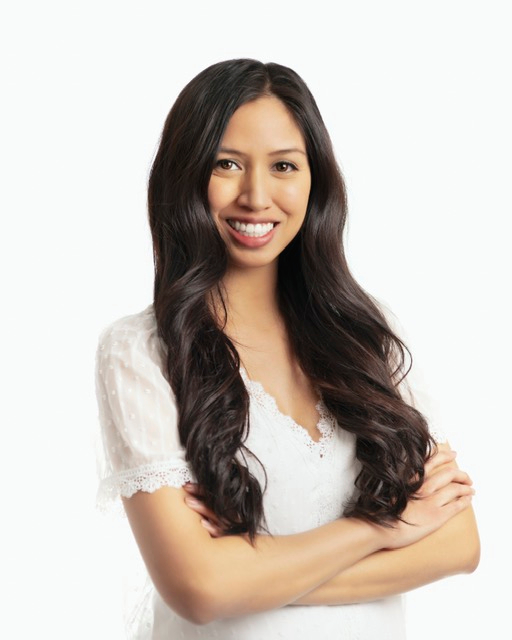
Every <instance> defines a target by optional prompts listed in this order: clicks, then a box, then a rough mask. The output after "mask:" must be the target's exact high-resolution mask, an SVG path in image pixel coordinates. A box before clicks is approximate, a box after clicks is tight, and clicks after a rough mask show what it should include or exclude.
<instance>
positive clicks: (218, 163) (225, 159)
mask: <svg viewBox="0 0 512 640" xmlns="http://www.w3.org/2000/svg"><path fill="white" fill-rule="evenodd" d="M221 162H231V163H232V164H234V165H235V166H236V167H237V168H238V169H241V168H242V167H241V166H240V165H239V164H238V162H237V161H236V160H233V158H217V160H215V166H216V167H219V168H220V169H222V167H220V166H219V165H220V163H221ZM224 171H233V169H224Z"/></svg>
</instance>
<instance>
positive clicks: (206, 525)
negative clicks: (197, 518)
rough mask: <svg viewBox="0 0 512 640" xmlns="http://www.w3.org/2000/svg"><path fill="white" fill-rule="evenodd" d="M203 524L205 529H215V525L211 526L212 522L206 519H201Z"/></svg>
mask: <svg viewBox="0 0 512 640" xmlns="http://www.w3.org/2000/svg"><path fill="white" fill-rule="evenodd" d="M201 524H202V525H203V527H204V528H205V529H213V525H212V524H211V522H208V520H205V518H201Z"/></svg>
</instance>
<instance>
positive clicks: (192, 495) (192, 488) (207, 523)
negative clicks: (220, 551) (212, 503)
mask: <svg viewBox="0 0 512 640" xmlns="http://www.w3.org/2000/svg"><path fill="white" fill-rule="evenodd" d="M183 489H185V491H186V492H187V494H188V495H187V497H186V498H185V503H186V504H187V505H188V506H189V507H190V508H191V509H192V510H193V511H195V512H196V513H198V514H199V515H200V516H201V524H202V525H203V527H204V528H205V529H206V530H207V531H208V533H209V534H210V536H211V537H212V538H221V537H222V536H224V535H226V530H225V528H224V527H223V526H222V523H221V521H220V520H219V518H218V517H217V516H216V515H215V514H214V513H213V511H212V510H211V509H208V507H207V506H206V505H205V504H204V502H203V501H202V492H201V488H200V487H199V485H198V484H194V483H192V482H187V484H185V485H183Z"/></svg>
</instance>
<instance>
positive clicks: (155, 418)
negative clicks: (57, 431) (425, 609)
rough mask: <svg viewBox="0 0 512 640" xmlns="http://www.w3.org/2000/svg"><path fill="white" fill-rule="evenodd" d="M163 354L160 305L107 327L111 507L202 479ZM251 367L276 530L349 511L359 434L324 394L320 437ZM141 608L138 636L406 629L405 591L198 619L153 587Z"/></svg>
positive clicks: (247, 638)
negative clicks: (183, 440) (344, 425)
mask: <svg viewBox="0 0 512 640" xmlns="http://www.w3.org/2000/svg"><path fill="white" fill-rule="evenodd" d="M163 353H164V351H163V346H162V344H161V341H160V340H159V338H158V336H157V332H156V322H155V317H154V312H153V307H152V305H150V306H149V307H147V309H145V310H144V311H142V312H141V313H138V314H135V315H132V316H128V317H125V318H121V319H120V320H117V321H116V322H114V323H113V324H112V325H110V326H109V327H107V328H106V329H105V330H104V331H103V332H102V334H101V336H100V339H99V345H98V351H97V368H96V391H97V398H98V405H99V420H100V425H101V431H102V438H103V449H104V454H105V455H104V457H103V459H102V460H101V476H102V479H101V483H100V487H99V491H98V501H99V504H100V505H101V506H103V507H105V506H106V505H108V503H110V502H112V501H114V500H115V499H116V498H118V496H125V497H129V496H131V495H133V494H134V493H135V492H136V491H150V492H152V491H155V490H156V489H158V488H159V487H161V486H164V485H169V486H173V487H180V486H182V485H183V484H184V483H185V482H187V481H189V480H190V481H194V480H195V478H194V475H193V473H192V471H191V469H190V468H189V466H188V464H187V462H186V460H185V452H184V449H183V447H182V446H181V444H180V441H179V437H178V431H177V414H176V405H175V400H174V397H173V394H172V391H171V389H170V386H169V384H168V382H167V380H166V377H165V376H164V374H163V368H164V365H163ZM241 373H242V377H243V379H244V382H245V384H246V387H247V389H248V391H249V395H250V432H249V435H248V438H247V441H246V443H245V444H246V446H247V447H248V448H249V450H250V451H251V452H252V453H254V454H255V455H256V456H257V457H258V458H259V460H260V461H261V462H262V463H263V465H264V466H265V469H266V472H267V479H268V485H267V489H266V492H265V494H264V510H265V515H266V521H267V525H268V527H269V530H270V531H271V532H272V533H273V534H275V535H285V534H291V533H298V532H301V531H306V530H308V529H311V528H313V527H318V526H319V525H322V524H325V523H327V522H330V521H332V520H334V519H335V518H339V517H341V516H342V515H343V510H344V507H345V505H346V502H347V500H348V499H349V498H350V497H351V495H352V493H353V490H354V480H355V477H356V474H357V470H358V463H357V461H356V459H355V440H354V437H353V436H352V435H351V434H349V433H347V432H345V431H343V430H342V429H340V428H339V427H338V425H337V423H336V421H335V419H334V418H333V417H332V416H331V415H330V414H329V413H328V411H327V409H326V408H325V406H324V405H323V403H321V402H320V403H319V404H318V406H317V408H318V412H319V415H320V420H319V422H318V431H319V436H320V438H319V440H318V442H315V441H314V440H312V438H311V437H310V435H309V434H308V432H307V431H306V430H305V429H304V428H302V427H301V426H299V425H298V424H296V423H295V422H294V421H293V420H292V419H291V418H290V417H288V416H285V415H283V414H282V413H280V411H279V410H278V408H277V405H276V402H275V401H274V399H273V398H272V397H271V396H269V395H268V394H267V393H266V392H265V390H264V389H263V387H262V386H261V384H259V383H258V382H254V381H251V380H249V379H248V378H247V375H246V373H245V371H242V372H241ZM247 464H248V465H249V468H250V470H251V472H252V473H253V474H254V475H255V476H256V477H257V478H258V479H259V480H260V482H261V483H262V486H264V482H265V480H264V476H263V472H262V470H261V467H260V466H259V465H258V464H257V463H256V462H255V461H253V460H252V459H251V457H250V456H249V457H248V459H247ZM127 526H128V525H127ZM137 617H138V621H137V622H138V623H137V625H136V626H137V628H136V629H131V630H130V632H129V637H131V638H134V639H135V638H136V639H137V640H149V639H151V640H164V639H165V640H177V639H178V638H182V639H186V640H192V639H195V638H218V639H219V640H228V639H231V638H232V639H236V640H263V639H265V640H273V639H277V638H280V639H289V640H292V639H293V640H300V639H304V640H306V639H307V640H310V639H311V638H317V639H318V640H321V639H323V638H329V639H335V638H336V639H338V640H349V639H350V640H370V639H372V640H374V639H376V638H378V639H379V640H386V639H389V640H400V639H401V638H405V631H404V616H403V610H402V599H401V597H392V598H386V599H383V600H380V601H378V602H372V603H365V604H357V605H343V606H288V607H284V608H281V609H275V610H272V611H268V612H264V613H258V614H254V615H249V616H243V617H240V618H233V619H228V620H220V621H216V622H212V623H210V624H207V625H203V626H196V625H194V624H192V623H190V622H188V621H187V620H185V619H183V618H181V617H180V616H178V615H177V614H176V613H174V612H173V611H172V610H171V609H170V608H169V607H167V606H166V605H165V603H164V602H163V601H162V599H161V598H160V596H159V594H158V593H157V592H156V590H154V589H152V591H151V593H150V597H149V598H148V599H147V600H146V604H145V607H143V608H142V610H140V611H139V614H138V616H137Z"/></svg>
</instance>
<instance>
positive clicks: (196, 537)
mask: <svg viewBox="0 0 512 640" xmlns="http://www.w3.org/2000/svg"><path fill="white" fill-rule="evenodd" d="M125 509H126V512H127V515H128V517H129V520H130V523H131V526H132V529H133V532H134V534H135V537H136V540H137V542H138V545H139V548H140V550H141V552H142V555H143V557H144V560H145V562H146V565H147V567H148V570H149V572H150V575H151V578H152V580H153V582H154V584H155V586H156V588H157V589H158V591H159V592H160V594H161V596H162V598H163V599H164V600H165V602H166V603H167V604H168V605H169V606H170V607H171V608H173V609H174V610H175V611H177V612H178V613H179V614H180V615H182V616H183V617H185V618H188V619H189V620H191V621H193V622H196V623H200V624H201V623H202V624H204V623H207V622H210V621H211V620H214V619H219V618H226V617H233V616H239V615H245V614H249V613H256V612H258V611H263V610H266V609H274V608H278V607H282V606H285V605H287V604H290V603H291V602H293V601H294V600H297V599H298V598H300V597H302V596H303V595H305V594H306V593H308V592H310V591H312V590H313V589H315V588H316V587H317V586H319V585H320V584H322V583H324V582H325V581H327V580H329V579H331V578H332V577H333V576H335V575H336V574H337V573H339V572H341V571H343V570H344V569H346V568H348V567H349V566H350V565H352V564H354V563H355V562H358V561H359V560H361V559H362V558H364V557H366V556H368V555H371V554H372V553H375V551H377V550H378V549H381V548H383V547H384V546H386V545H385V541H386V540H387V533H385V532H384V531H383V530H382V529H381V528H380V527H376V526H374V525H371V524H369V523H366V522H363V521H360V520H356V519H350V518H347V519H339V520H335V521H334V522H331V523H329V524H326V525H323V526H321V527H319V528H317V529H313V530H311V531H306V532H303V533H298V534H294V535H286V536H275V537H271V536H266V535H260V536H257V539H256V542H255V545H254V546H252V545H251V544H250V543H249V542H248V540H247V538H246V536H225V537H222V538H211V537H210V535H209V533H208V532H207V530H206V529H205V528H204V527H202V526H201V524H200V522H199V521H200V516H199V515H198V514H197V513H194V512H193V511H191V510H190V509H189V508H188V507H187V506H186V505H185V502H184V500H183V494H182V493H181V492H180V490H177V489H172V488H170V487H163V488H161V489H160V490H159V491H156V492H154V493H152V494H149V493H143V492H139V493H137V494H135V495H134V496H132V497H131V498H130V499H128V500H125ZM176 523H179V526H177V524H176Z"/></svg>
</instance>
